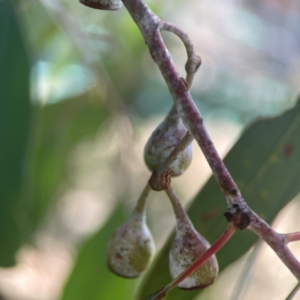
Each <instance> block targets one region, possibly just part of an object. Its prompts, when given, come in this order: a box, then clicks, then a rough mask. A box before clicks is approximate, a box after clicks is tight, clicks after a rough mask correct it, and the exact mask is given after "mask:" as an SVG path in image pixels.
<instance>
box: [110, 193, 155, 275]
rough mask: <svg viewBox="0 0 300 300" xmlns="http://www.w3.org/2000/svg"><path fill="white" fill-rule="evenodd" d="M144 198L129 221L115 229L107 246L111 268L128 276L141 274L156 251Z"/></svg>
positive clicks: (119, 273)
mask: <svg viewBox="0 0 300 300" xmlns="http://www.w3.org/2000/svg"><path fill="white" fill-rule="evenodd" d="M141 198H142V196H141ZM141 198H140V199H141ZM142 200H143V201H142V202H143V203H142V204H141V201H139V202H138V205H137V207H136V208H135V210H134V211H133V214H132V216H131V218H130V219H129V221H128V222H126V223H124V224H123V225H122V226H121V227H119V228H118V229H117V230H116V231H115V233H114V234H113V236H112V238H111V240H110V241H109V244H108V248H107V265H108V267H109V269H110V270H111V271H112V272H113V273H115V274H117V275H119V276H122V277H126V278H135V277H138V276H140V275H141V274H142V273H143V272H144V271H145V270H146V269H147V268H148V266H149V265H150V262H151V260H152V257H153V254H154V251H155V244H154V240H153V237H152V234H151V232H150V230H149V228H148V226H147V224H146V216H145V199H142Z"/></svg>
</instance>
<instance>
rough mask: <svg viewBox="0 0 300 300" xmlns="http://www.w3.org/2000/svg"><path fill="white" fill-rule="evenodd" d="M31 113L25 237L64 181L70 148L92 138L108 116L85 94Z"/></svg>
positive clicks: (104, 108) (97, 102) (105, 110)
mask: <svg viewBox="0 0 300 300" xmlns="http://www.w3.org/2000/svg"><path fill="white" fill-rule="evenodd" d="M35 113H36V126H35V132H34V134H33V135H34V137H33V140H32V145H31V146H32V151H31V153H30V155H31V156H30V158H29V161H30V166H31V169H30V170H29V173H30V175H28V178H29V182H28V186H30V188H29V192H28V195H27V198H28V203H30V204H29V206H28V207H27V212H28V220H29V228H28V232H29V234H30V232H32V231H34V230H35V229H36V228H38V226H39V225H40V224H41V222H42V221H43V219H44V217H45V214H46V212H47V210H48V209H49V207H50V206H51V204H53V203H54V202H55V201H56V197H55V193H56V192H57V190H58V188H59V187H60V186H61V185H62V184H64V183H65V182H66V181H65V180H66V179H67V178H68V172H67V169H68V168H67V167H68V164H67V162H68V155H69V154H70V152H71V151H72V149H74V147H75V146H76V145H77V144H78V143H79V142H82V140H83V139H85V138H91V137H92V136H93V135H95V133H96V132H97V131H98V130H99V128H100V127H101V124H103V122H104V121H105V120H107V119H108V117H109V113H108V110H107V109H106V107H105V104H104V103H103V102H102V101H101V100H99V99H97V97H96V95H88V94H84V95H81V96H79V97H77V98H74V99H69V100H66V101H63V102H59V103H56V104H52V105H46V106H43V107H38V108H36V110H35Z"/></svg>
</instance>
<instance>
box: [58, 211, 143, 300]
mask: <svg viewBox="0 0 300 300" xmlns="http://www.w3.org/2000/svg"><path fill="white" fill-rule="evenodd" d="M122 220H124V208H123V207H122V206H120V207H118V208H117V209H116V210H115V212H113V214H112V215H111V216H110V219H109V221H108V222H107V224H106V225H105V226H104V227H103V228H102V229H100V230H99V231H98V232H97V233H96V234H95V235H94V236H92V237H91V238H90V239H89V240H88V241H87V242H86V243H85V244H84V245H83V247H82V249H81V250H80V252H79V254H78V257H77V260H76V262H75V266H74V269H73V272H72V273H71V276H70V278H69V280H68V282H67V284H66V287H65V289H64V293H63V296H62V297H61V300H82V299H88V300H106V299H107V300H109V299H118V300H129V299H133V295H134V290H135V286H136V283H137V280H133V279H124V278H121V277H118V276H116V275H114V274H113V273H111V272H110V271H109V270H108V268H107V266H106V262H105V253H106V245H107V243H108V241H109V238H110V236H111V235H112V234H113V232H114V231H115V230H116V228H117V227H118V226H120V225H121V223H122Z"/></svg>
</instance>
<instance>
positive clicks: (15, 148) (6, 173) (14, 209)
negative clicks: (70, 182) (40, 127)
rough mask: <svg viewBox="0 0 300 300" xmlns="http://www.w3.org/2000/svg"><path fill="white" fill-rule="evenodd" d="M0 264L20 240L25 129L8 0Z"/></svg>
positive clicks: (10, 259) (2, 13) (2, 37)
mask: <svg viewBox="0 0 300 300" xmlns="http://www.w3.org/2000/svg"><path fill="white" fill-rule="evenodd" d="M0 20H1V26H0V70H1V71H0V265H1V266H4V267H8V266H12V265H13V264H14V262H15V252H16V251H17V249H18V248H19V246H20V244H21V232H20V229H19V226H20V224H21V221H22V220H21V214H20V210H21V201H20V197H21V196H22V195H21V185H22V172H23V164H24V157H25V151H26V147H27V138H28V130H29V115H30V97H29V75H30V74H29V72H30V66H29V63H28V58H27V55H26V51H25V47H24V43H23V40H22V36H21V32H20V29H19V24H18V20H17V17H16V14H15V11H14V7H13V4H12V2H11V1H7V0H3V1H0Z"/></svg>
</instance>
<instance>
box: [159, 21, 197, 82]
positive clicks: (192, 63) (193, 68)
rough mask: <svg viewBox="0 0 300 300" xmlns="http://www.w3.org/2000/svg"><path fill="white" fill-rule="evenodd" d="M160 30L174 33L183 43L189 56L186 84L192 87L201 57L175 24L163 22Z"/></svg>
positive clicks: (187, 37)
mask: <svg viewBox="0 0 300 300" xmlns="http://www.w3.org/2000/svg"><path fill="white" fill-rule="evenodd" d="M160 30H165V31H170V32H172V33H174V34H175V35H177V36H178V37H179V38H180V39H181V41H182V42H183V44H184V46H185V49H186V53H187V56H188V59H187V62H186V64H185V70H186V73H187V77H186V82H187V83H188V85H189V87H190V86H191V85H192V82H193V79H194V76H195V74H196V72H197V70H198V69H199V67H200V65H201V58H200V56H198V55H196V53H195V50H194V45H193V43H192V41H191V40H190V38H189V36H188V35H187V34H186V33H185V32H184V31H183V30H182V29H180V28H179V27H178V26H176V25H175V24H172V23H170V22H167V21H161V27H160Z"/></svg>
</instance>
